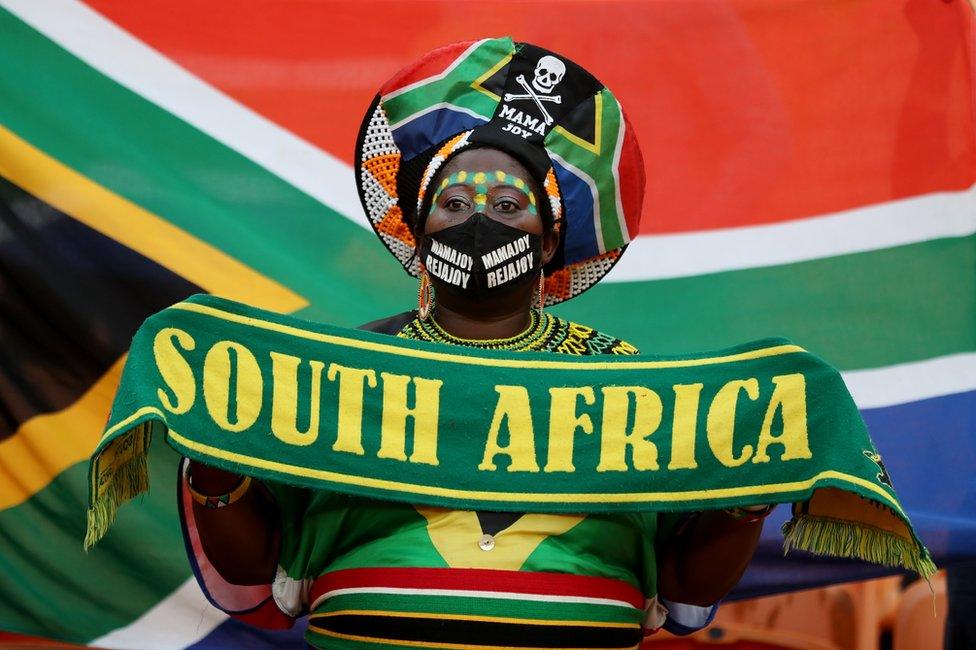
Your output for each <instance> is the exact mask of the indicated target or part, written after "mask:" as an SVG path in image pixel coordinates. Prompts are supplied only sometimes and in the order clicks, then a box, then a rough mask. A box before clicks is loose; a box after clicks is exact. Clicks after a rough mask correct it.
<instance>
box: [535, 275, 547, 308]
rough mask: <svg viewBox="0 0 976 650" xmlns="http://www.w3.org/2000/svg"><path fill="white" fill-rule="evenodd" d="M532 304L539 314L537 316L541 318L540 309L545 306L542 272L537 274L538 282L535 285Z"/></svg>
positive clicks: (544, 281) (544, 277) (544, 276)
mask: <svg viewBox="0 0 976 650" xmlns="http://www.w3.org/2000/svg"><path fill="white" fill-rule="evenodd" d="M532 302H533V305H532V306H533V307H535V309H536V310H537V311H538V312H539V316H540V317H542V308H543V307H545V306H546V274H545V273H544V272H542V271H540V272H539V282H538V283H537V285H536V290H535V295H534V296H533V298H532Z"/></svg>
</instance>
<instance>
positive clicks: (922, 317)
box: [0, 0, 976, 648]
mask: <svg viewBox="0 0 976 650" xmlns="http://www.w3.org/2000/svg"><path fill="white" fill-rule="evenodd" d="M974 27H976V19H974V13H973V9H972V7H971V5H970V3H968V2H967V0H846V1H844V2H801V1H797V0H788V1H783V0H728V1H718V0H716V1H707V2H706V1H702V2H684V1H682V0H661V1H658V2H631V1H612V0H608V1H606V2H600V3H589V2H573V3H567V4H560V3H557V2H545V1H538V2H527V3H522V2H514V1H512V0H499V1H498V2H491V3H449V2H442V1H431V2H423V1H419V0H395V1H393V0H384V1H381V2H376V3H347V2H339V1H336V2H284V3H282V2H274V1H272V0H230V1H227V2H221V3H200V2H193V1H191V0H165V1H163V0H141V1H140V2H128V1H126V0H85V1H84V2H82V1H80V0H0V630H4V631H8V632H16V633H20V634H25V635H34V636H43V637H48V638H55V639H60V640H64V641H69V642H73V643H79V644H91V645H95V646H99V647H105V648H187V647H192V648H216V647H229V646H230V647H254V648H264V647H272V645H273V644H276V643H279V644H281V643H285V642H286V641H293V642H294V644H295V646H294V647H300V645H301V642H300V631H299V630H296V631H294V632H290V633H287V634H286V635H285V637H282V636H281V635H280V633H279V634H278V635H277V636H272V635H271V634H270V633H267V634H266V633H262V632H259V631H256V630H253V629H250V628H246V627H245V626H243V625H240V624H238V623H235V622H232V621H230V620H228V619H227V618H226V617H225V616H224V615H222V614H221V613H220V612H218V611H217V610H215V609H213V608H212V607H210V606H209V605H208V604H207V603H206V601H205V599H204V597H203V596H202V595H201V593H200V591H199V589H198V588H197V586H196V584H195V582H194V581H193V578H192V576H191V572H190V568H189V566H188V563H187V559H186V557H185V554H184V550H183V544H182V541H181V538H180V533H179V521H178V516H177V513H176V499H175V488H176V484H175V482H176V475H177V460H178V459H177V458H176V456H175V454H174V453H173V452H172V451H171V450H169V449H168V448H165V447H164V446H161V445H156V446H155V447H154V449H153V451H152V454H151V458H150V465H151V467H150V476H151V477H152V485H151V490H150V492H149V494H148V495H147V496H145V497H143V498H141V500H137V501H136V502H135V503H133V504H130V505H128V506H125V507H124V508H123V509H122V511H121V512H120V513H119V520H118V522H117V524H116V525H115V526H114V528H113V529H112V530H111V532H110V533H109V534H108V536H107V537H106V538H105V539H104V540H103V541H102V542H101V543H100V544H99V545H98V546H96V547H95V548H94V549H92V550H91V551H90V552H89V553H87V554H86V553H85V552H84V551H83V550H82V539H83V537H84V532H85V500H86V464H87V463H86V461H87V458H88V455H89V454H90V452H91V450H92V448H93V447H94V445H95V442H96V441H97V439H98V437H99V434H100V430H101V427H102V425H103V424H104V422H105V419H106V417H107V414H108V407H109V404H110V401H111V398H112V395H113V391H114V389H115V387H116V385H117V383H118V379H119V372H120V369H121V367H122V364H123V363H124V360H125V355H126V350H127V348H128V344H129V340H130V338H131V336H132V334H133V333H134V332H135V330H136V328H137V327H138V325H139V324H140V323H141V322H142V320H143V319H144V318H146V317H147V316H148V315H150V314H152V313H153V312H155V311H157V310H159V309H162V308H163V307H166V306H168V305H170V304H172V303H175V302H177V301H179V300H182V299H183V298H185V297H187V296H189V295H191V294H194V293H199V292H209V293H213V294H217V295H220V296H224V297H227V298H231V299H234V300H239V301H243V302H247V303H250V304H253V305H256V306H258V307H262V308H266V309H272V310H276V311H280V312H285V313H291V314H295V315H297V316H300V317H304V318H309V319H315V320H321V321H325V322H329V323H332V324H336V325H341V326H355V325H358V324H360V323H363V322H366V321H370V320H374V319H377V318H380V317H383V316H387V315H390V314H393V313H397V312H400V311H403V310H405V309H409V308H411V307H412V306H413V305H414V303H415V300H416V281H415V280H413V279H412V278H409V277H408V276H407V275H406V274H405V273H404V272H403V270H402V268H401V267H400V265H399V263H398V262H397V261H396V260H395V259H394V258H393V257H392V256H390V255H389V254H388V252H387V251H386V250H385V248H384V247H383V246H382V245H380V243H379V242H378V241H377V240H376V238H375V236H374V235H373V233H372V232H371V231H370V230H369V229H368V227H367V222H366V218H365V216H364V214H363V212H362V208H361V207H360V205H359V201H358V199H357V196H356V191H355V180H354V175H353V170H352V162H353V160H352V158H353V145H354V140H355V137H356V133H357V129H358V126H359V123H360V120H361V119H362V116H363V113H364V112H365V110H366V108H367V107H368V105H369V102H370V100H371V98H372V97H373V95H374V93H375V92H376V90H377V89H378V88H379V87H380V85H381V84H382V83H383V82H384V81H385V80H387V79H389V78H390V77H391V76H392V75H393V74H394V73H395V72H396V71H397V69H398V68H399V67H401V66H402V65H404V64H405V63H407V62H409V61H412V60H415V59H416V58H417V57H419V56H420V55H421V54H423V53H424V52H426V51H428V50H430V49H432V48H434V47H437V46H440V45H443V44H446V43H451V42H456V41H464V40H471V39H473V38H486V37H494V36H501V35H511V36H512V37H514V38H515V39H516V40H518V41H529V42H534V43H539V44H543V45H545V46H546V47H548V48H550V49H552V50H554V51H557V52H561V53H564V54H565V55H566V56H568V57H571V58H572V59H573V60H575V61H578V62H580V63H581V64H583V65H584V66H586V67H587V68H588V69H589V70H591V71H593V72H594V74H595V75H596V76H597V77H598V78H599V79H600V80H601V81H603V82H604V83H606V84H607V86H608V87H609V88H611V89H613V92H614V94H615V96H616V97H617V98H618V99H619V101H620V103H621V105H622V106H623V107H624V110H625V111H626V112H627V115H628V118H629V120H630V123H631V124H632V125H633V128H634V130H635V133H636V135H637V137H638V139H639V141H640V143H641V147H642V149H643V153H644V160H645V164H646V172H647V178H648V187H647V193H646V196H645V204H644V218H643V223H642V226H641V231H640V234H639V236H637V238H636V239H635V240H634V242H633V243H632V244H631V246H630V248H629V250H628V251H627V253H626V254H625V255H624V257H623V258H622V260H621V261H620V262H619V263H618V264H617V266H616V267H615V268H614V269H613V271H612V272H611V273H610V275H609V276H608V277H607V279H606V280H604V281H603V282H602V283H600V284H599V285H598V286H596V287H595V288H593V289H591V290H589V291H587V292H586V293H584V294H583V295H582V296H580V297H578V298H575V299H574V300H572V301H570V302H568V303H566V304H563V305H559V306H557V307H555V308H553V311H554V312H555V313H557V314H559V315H561V316H565V317H568V318H572V319H574V320H577V321H580V322H583V323H587V324H590V325H593V326H595V327H598V328H600V329H601V330H604V331H607V332H609V333H612V334H614V335H615V336H619V337H622V338H624V339H627V340H629V341H631V342H633V343H634V344H636V345H637V346H639V347H640V348H641V350H642V351H644V352H656V353H684V352H700V351H705V350H711V349H717V348H723V347H727V346H730V345H734V344H737V343H741V342H744V341H748V340H754V339H758V338H763V337H766V336H785V337H788V338H790V339H792V340H794V341H796V342H798V343H799V344H801V345H803V346H804V347H805V348H807V349H809V350H810V351H812V352H814V353H815V354H817V355H819V356H821V357H822V358H824V359H827V360H828V361H829V362H830V363H832V364H833V365H835V366H837V367H838V368H840V369H841V370H842V371H843V374H844V377H845V379H846V381H847V382H848V385H849V387H850V389H851V391H852V393H853V394H854V396H855V399H856V401H857V404H858V406H859V408H860V409H861V411H862V413H863V416H864V418H865V420H866V421H867V424H868V427H869V429H870V432H871V435H872V437H873V439H874V441H875V443H876V445H877V447H878V449H879V451H880V453H881V454H882V456H883V457H884V459H885V461H886V465H887V467H888V469H889V470H890V472H891V475H892V476H893V477H894V480H895V487H896V488H897V489H898V492H899V494H900V495H901V497H902V501H903V504H904V505H905V507H906V509H907V510H908V512H909V514H910V516H911V518H912V521H913V522H914V524H915V526H916V527H917V529H918V531H919V534H920V536H921V537H922V539H923V541H924V542H925V544H926V545H927V546H928V548H929V549H930V550H931V551H932V554H933V556H934V558H935V560H936V562H937V563H938V564H939V565H940V566H944V565H952V564H953V563H954V562H960V561H965V560H972V559H976V480H974V478H973V474H974V469H976V189H974V182H976V128H974V120H976V101H974V97H976V94H974V93H976V72H974V70H976V46H974ZM157 442H158V441H157ZM786 517H787V512H786V508H780V509H778V511H777V512H776V513H775V514H774V515H773V517H772V520H771V521H770V522H768V524H767V525H766V528H765V533H764V537H763V541H762V543H761V547H760V550H759V553H758V555H757V558H756V560H755V561H754V562H753V564H752V566H751V567H750V569H749V571H748V572H747V574H746V577H745V578H744V580H743V582H742V583H741V584H740V585H739V587H738V588H737V590H736V591H735V592H734V594H733V598H742V597H748V596H753V595H759V594H771V593H777V592H783V591H788V590H795V589H799V588H804V587H810V586H815V585H823V584H829V583H833V582H841V581H847V580H854V579H861V578H867V577H871V576H875V575H880V574H881V573H882V571H883V570H882V569H878V568H873V567H869V566H867V565H864V564H860V563H854V562H848V561H824V560H816V559H814V558H811V557H807V556H803V555H802V554H791V555H790V556H789V557H787V558H784V557H783V556H782V549H781V541H782V538H781V535H780V533H779V524H781V523H782V521H784V520H785V519H786Z"/></svg>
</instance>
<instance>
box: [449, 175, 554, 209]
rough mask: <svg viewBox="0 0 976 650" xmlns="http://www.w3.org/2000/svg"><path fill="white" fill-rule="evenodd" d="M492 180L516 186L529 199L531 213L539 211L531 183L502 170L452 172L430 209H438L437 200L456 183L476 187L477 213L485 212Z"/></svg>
mask: <svg viewBox="0 0 976 650" xmlns="http://www.w3.org/2000/svg"><path fill="white" fill-rule="evenodd" d="M490 181H494V182H495V183H496V184H497V185H507V186H509V187H514V188H515V189H517V190H518V191H519V192H521V193H522V194H524V195H525V196H526V198H528V199H529V204H528V206H526V209H527V210H528V212H529V214H532V215H537V214H538V213H539V212H538V208H537V207H536V199H535V193H534V192H533V191H532V190H531V189H529V184H528V183H526V182H525V181H524V180H522V179H521V178H519V177H518V176H513V175H512V174H508V173H506V172H503V171H501V170H498V171H493V172H469V171H459V172H457V173H454V174H451V175H450V176H449V177H447V178H445V179H444V180H442V181H441V183H440V185H439V186H438V187H437V192H436V193H435V194H434V198H433V200H432V201H431V202H430V211H431V212H433V211H434V210H436V209H437V201H438V199H440V198H441V194H442V193H443V192H444V190H446V189H447V188H449V187H453V186H455V185H465V186H467V187H472V188H473V189H474V196H473V197H472V200H473V201H474V211H475V212H476V213H477V212H485V211H486V210H487V207H488V189H489V187H488V183H489V182H490Z"/></svg>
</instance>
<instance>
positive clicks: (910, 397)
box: [841, 352, 976, 409]
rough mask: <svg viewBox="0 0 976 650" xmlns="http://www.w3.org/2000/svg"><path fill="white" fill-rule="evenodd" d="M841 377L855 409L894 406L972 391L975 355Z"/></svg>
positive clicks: (975, 386) (975, 375) (974, 387)
mask: <svg viewBox="0 0 976 650" xmlns="http://www.w3.org/2000/svg"><path fill="white" fill-rule="evenodd" d="M841 374H842V375H843V376H844V381H845V382H846V383H847V388H848V389H849V390H850V391H851V395H853V396H854V401H855V402H856V403H857V406H858V408H861V409H874V408H883V407H885V406H896V405H898V404H907V403H909V402H918V401H920V400H924V399H931V398H933V397H942V396H944V395H953V394H956V393H968V392H970V391H976V352H964V353H960V354H950V355H947V356H944V357H935V358H933V359H925V360H923V361H912V362H910V363H899V364H897V365H894V366H885V367H883V368H872V369H866V370H849V371H847V372H843V373H841Z"/></svg>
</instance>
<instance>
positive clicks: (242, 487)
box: [186, 472, 251, 509]
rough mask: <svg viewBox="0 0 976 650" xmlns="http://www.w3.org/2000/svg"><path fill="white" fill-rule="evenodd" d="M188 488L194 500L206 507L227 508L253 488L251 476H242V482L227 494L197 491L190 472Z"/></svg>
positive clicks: (187, 475)
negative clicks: (210, 493) (212, 494)
mask: <svg viewBox="0 0 976 650" xmlns="http://www.w3.org/2000/svg"><path fill="white" fill-rule="evenodd" d="M186 489H187V490H188V491H189V492H190V496H191V497H193V500H194V501H196V502H197V503H199V504H200V505H201V506H203V507H204V508H213V509H216V508H226V507H227V506H229V505H231V504H233V503H235V502H236V501H238V500H240V498H241V497H242V496H244V495H245V494H247V491H248V490H249V489H251V477H250V476H242V477H241V482H240V483H238V484H237V487H235V488H234V489H233V490H231V491H230V492H228V493H226V494H218V495H217V496H210V495H207V494H203V493H201V492H197V491H196V490H195V489H194V488H193V481H192V479H191V477H190V474H189V472H187V474H186Z"/></svg>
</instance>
